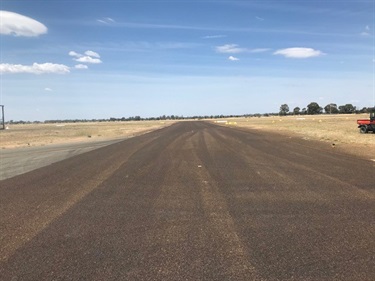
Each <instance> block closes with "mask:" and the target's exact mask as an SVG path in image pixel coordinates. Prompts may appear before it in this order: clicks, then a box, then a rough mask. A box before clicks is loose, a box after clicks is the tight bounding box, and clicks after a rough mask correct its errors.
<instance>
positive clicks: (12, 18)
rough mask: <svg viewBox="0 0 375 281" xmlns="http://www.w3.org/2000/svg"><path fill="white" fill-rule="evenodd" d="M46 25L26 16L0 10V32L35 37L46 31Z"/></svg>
mask: <svg viewBox="0 0 375 281" xmlns="http://www.w3.org/2000/svg"><path fill="white" fill-rule="evenodd" d="M47 30H48V29H47V27H46V26H45V25H44V24H42V23H40V22H38V21H36V20H34V19H32V18H29V17H26V16H23V15H20V14H17V13H13V12H7V11H0V34H5V35H14V36H26V37H36V36H39V35H42V34H45V33H47Z"/></svg>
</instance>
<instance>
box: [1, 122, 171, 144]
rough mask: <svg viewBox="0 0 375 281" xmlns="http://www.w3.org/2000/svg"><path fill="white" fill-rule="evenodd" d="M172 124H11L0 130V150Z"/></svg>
mask: <svg viewBox="0 0 375 281" xmlns="http://www.w3.org/2000/svg"><path fill="white" fill-rule="evenodd" d="M172 123H173V122H171V121H134V122H133V121H132V122H94V123H92V122H90V123H62V124H25V125H9V129H7V130H3V131H0V149H8V148H20V147H28V146H45V145H49V144H64V143H73V142H80V143H81V142H95V141H101V140H110V139H122V138H127V137H132V136H137V135H140V134H143V133H147V132H150V131H153V130H156V129H159V128H163V127H166V126H169V125H171V124H172Z"/></svg>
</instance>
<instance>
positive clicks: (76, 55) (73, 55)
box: [69, 51, 83, 58]
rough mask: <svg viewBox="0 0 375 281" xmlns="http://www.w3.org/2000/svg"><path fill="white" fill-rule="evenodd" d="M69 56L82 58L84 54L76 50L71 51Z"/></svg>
mask: <svg viewBox="0 0 375 281" xmlns="http://www.w3.org/2000/svg"><path fill="white" fill-rule="evenodd" d="M69 56H71V57H76V58H80V57H82V56H83V55H81V54H78V53H76V52H74V51H70V52H69Z"/></svg>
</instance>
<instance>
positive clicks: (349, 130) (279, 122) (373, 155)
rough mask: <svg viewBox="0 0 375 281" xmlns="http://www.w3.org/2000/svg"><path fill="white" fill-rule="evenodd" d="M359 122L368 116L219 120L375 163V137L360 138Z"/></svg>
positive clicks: (361, 135)
mask: <svg viewBox="0 0 375 281" xmlns="http://www.w3.org/2000/svg"><path fill="white" fill-rule="evenodd" d="M357 119H368V114H358V115H355V114H354V115H318V116H311V115H309V116H285V117H278V116H276V117H260V118H258V117H252V118H234V119H226V120H224V121H227V122H226V123H225V122H224V123H223V120H217V121H219V122H221V123H218V124H222V125H224V126H237V127H243V128H252V129H259V130H263V131H268V132H276V133H278V134H283V135H287V136H291V137H300V138H303V139H305V140H318V141H321V142H324V143H327V145H329V146H331V147H332V148H334V149H336V150H338V151H342V152H345V153H349V154H353V155H356V156H360V157H364V158H366V159H368V158H370V159H375V134H372V133H369V134H360V133H359V130H358V128H357V123H356V120H357Z"/></svg>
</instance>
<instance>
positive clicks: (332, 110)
mask: <svg viewBox="0 0 375 281" xmlns="http://www.w3.org/2000/svg"><path fill="white" fill-rule="evenodd" d="M324 111H325V113H327V114H337V113H339V110H338V109H337V104H335V103H330V104H327V105H326V106H325V107H324Z"/></svg>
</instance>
